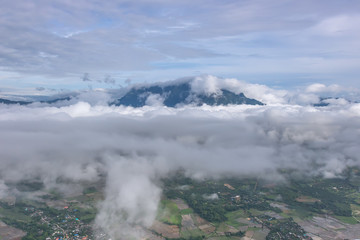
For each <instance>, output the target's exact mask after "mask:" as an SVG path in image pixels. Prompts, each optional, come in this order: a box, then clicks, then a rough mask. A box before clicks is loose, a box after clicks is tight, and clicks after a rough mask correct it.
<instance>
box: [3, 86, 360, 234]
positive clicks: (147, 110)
mask: <svg viewBox="0 0 360 240" xmlns="http://www.w3.org/2000/svg"><path fill="white" fill-rule="evenodd" d="M210 82H211V81H210ZM231 83H232V82H231V81H230V80H229V82H228V83H227V84H231ZM204 89H207V88H204ZM260 89H262V88H260ZM265 90H266V89H265ZM359 129H360V104H355V103H354V104H346V105H343V106H342V107H341V108H340V107H338V106H335V107H326V108H314V107H311V106H300V105H289V104H286V103H283V104H281V103H279V102H278V103H276V104H268V105H266V106H245V105H240V106H228V107H224V106H219V107H209V106H203V107H184V108H178V109H175V108H166V107H161V106H151V107H143V108H138V109H133V108H125V107H108V106H104V105H93V106H91V105H90V104H88V103H86V102H78V103H75V104H73V105H70V106H65V107H53V106H47V107H43V106H38V107H37V106H17V105H13V106H6V105H0V135H1V138H0V159H1V162H0V169H1V170H0V196H6V195H8V194H16V193H15V192H14V189H11V187H10V185H9V183H14V182H18V181H21V180H29V179H38V180H40V181H42V182H43V183H44V184H45V187H46V188H49V189H50V188H54V187H55V188H58V189H59V190H60V191H63V192H64V193H71V192H73V191H79V188H80V189H81V184H79V183H81V182H97V181H99V180H100V179H101V178H104V177H105V189H104V192H105V199H104V200H103V202H101V203H100V205H99V214H98V216H97V220H96V224H97V226H98V227H102V228H103V229H105V230H106V231H107V232H108V233H109V234H110V235H111V236H113V237H117V238H121V237H123V235H122V234H124V233H129V232H126V230H128V231H130V232H133V231H135V230H134V229H132V226H134V224H139V225H142V226H149V225H151V223H152V220H153V219H154V217H155V214H156V208H157V204H158V201H159V199H160V196H161V183H160V181H159V180H160V178H162V177H164V176H167V175H168V174H169V173H171V172H172V171H175V170H177V169H185V171H186V173H187V174H188V175H189V176H192V177H194V178H200V179H201V178H204V177H219V176H222V175H226V176H229V175H233V176H238V177H242V176H263V178H264V179H266V180H269V181H283V179H282V177H281V176H280V175H279V174H278V172H277V171H278V169H280V168H291V169H294V170H295V171H294V174H295V175H296V176H298V177H299V176H314V175H322V176H324V177H336V176H338V175H339V174H341V172H342V171H343V170H345V169H346V168H347V167H350V166H358V167H360V157H359V156H360V154H359V149H358V146H359V144H360V132H359ZM59 179H62V180H65V181H59ZM129 229H130V230H129ZM136 232H137V233H138V234H140V235H141V231H136Z"/></svg>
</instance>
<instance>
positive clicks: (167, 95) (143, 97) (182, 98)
mask: <svg viewBox="0 0 360 240" xmlns="http://www.w3.org/2000/svg"><path fill="white" fill-rule="evenodd" d="M191 83H192V82H184V83H173V84H171V85H166V86H161V85H152V86H146V87H133V88H131V89H130V91H129V92H127V93H126V94H125V95H124V96H123V97H121V98H120V99H117V100H116V101H115V102H114V104H115V105H117V106H119V105H125V106H132V107H143V106H145V105H154V104H163V105H165V106H167V107H176V106H183V105H188V104H190V105H197V106H201V105H203V104H207V105H209V106H218V105H229V104H235V105H237V104H248V105H264V104H263V103H262V102H260V101H258V100H256V99H251V98H247V97H246V96H245V95H244V93H239V94H236V93H234V92H232V91H229V90H226V89H218V90H217V91H214V92H208V93H205V92H200V93H199V92H195V91H193V90H192V86H191Z"/></svg>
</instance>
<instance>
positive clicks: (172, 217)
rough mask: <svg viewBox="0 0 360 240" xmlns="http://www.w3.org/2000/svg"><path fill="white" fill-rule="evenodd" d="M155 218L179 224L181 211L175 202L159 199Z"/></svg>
mask: <svg viewBox="0 0 360 240" xmlns="http://www.w3.org/2000/svg"><path fill="white" fill-rule="evenodd" d="M157 219H158V220H159V221H161V222H164V223H168V224H173V225H178V226H180V225H181V213H180V210H179V208H178V207H177V205H176V203H174V202H172V201H170V200H161V202H160V205H159V208H158V215H157Z"/></svg>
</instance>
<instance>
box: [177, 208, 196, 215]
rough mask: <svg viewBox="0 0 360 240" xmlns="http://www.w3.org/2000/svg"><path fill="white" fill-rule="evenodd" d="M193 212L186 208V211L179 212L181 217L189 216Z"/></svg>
mask: <svg viewBox="0 0 360 240" xmlns="http://www.w3.org/2000/svg"><path fill="white" fill-rule="evenodd" d="M193 212H194V210H192V209H191V208H187V209H183V210H181V211H180V214H181V215H186V214H191V213H193Z"/></svg>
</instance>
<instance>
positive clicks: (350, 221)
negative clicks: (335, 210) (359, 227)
mask: <svg viewBox="0 0 360 240" xmlns="http://www.w3.org/2000/svg"><path fill="white" fill-rule="evenodd" d="M335 218H336V219H338V220H340V221H341V222H343V223H347V224H357V223H358V221H356V220H355V218H353V217H344V216H335Z"/></svg>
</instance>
